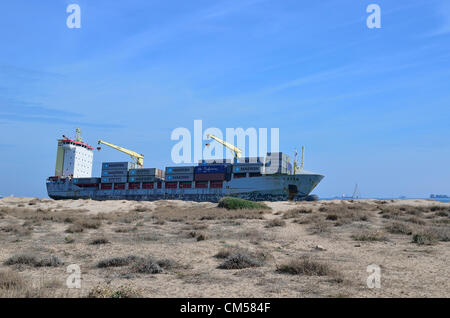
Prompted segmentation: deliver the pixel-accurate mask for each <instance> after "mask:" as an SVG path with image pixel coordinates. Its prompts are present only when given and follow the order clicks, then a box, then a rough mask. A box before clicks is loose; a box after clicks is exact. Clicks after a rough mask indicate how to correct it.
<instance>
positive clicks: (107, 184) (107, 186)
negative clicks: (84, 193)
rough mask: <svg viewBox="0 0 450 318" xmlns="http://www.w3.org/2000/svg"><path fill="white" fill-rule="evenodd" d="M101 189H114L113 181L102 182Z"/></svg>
mask: <svg viewBox="0 0 450 318" xmlns="http://www.w3.org/2000/svg"><path fill="white" fill-rule="evenodd" d="M100 189H102V190H111V189H112V184H111V183H102V184H101V185H100Z"/></svg>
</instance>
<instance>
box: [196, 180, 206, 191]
mask: <svg viewBox="0 0 450 318" xmlns="http://www.w3.org/2000/svg"><path fill="white" fill-rule="evenodd" d="M195 188H197V189H207V188H208V181H195Z"/></svg>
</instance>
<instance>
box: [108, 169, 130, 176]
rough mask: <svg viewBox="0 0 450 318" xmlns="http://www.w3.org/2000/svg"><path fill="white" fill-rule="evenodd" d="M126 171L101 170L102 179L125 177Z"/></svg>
mask: <svg viewBox="0 0 450 318" xmlns="http://www.w3.org/2000/svg"><path fill="white" fill-rule="evenodd" d="M126 176H128V170H102V177H126Z"/></svg>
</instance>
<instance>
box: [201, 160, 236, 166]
mask: <svg viewBox="0 0 450 318" xmlns="http://www.w3.org/2000/svg"><path fill="white" fill-rule="evenodd" d="M224 163H228V164H231V163H233V160H232V159H207V160H199V161H198V164H199V165H205V164H207V165H211V164H224Z"/></svg>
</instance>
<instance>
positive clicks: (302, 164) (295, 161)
mask: <svg viewBox="0 0 450 318" xmlns="http://www.w3.org/2000/svg"><path fill="white" fill-rule="evenodd" d="M297 155H298V152H297V149H294V174H296V173H297V172H300V171H302V170H303V169H304V168H305V146H302V159H301V162H300V167H299V166H298V162H297Z"/></svg>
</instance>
